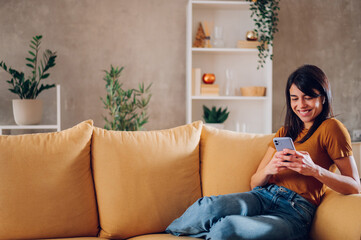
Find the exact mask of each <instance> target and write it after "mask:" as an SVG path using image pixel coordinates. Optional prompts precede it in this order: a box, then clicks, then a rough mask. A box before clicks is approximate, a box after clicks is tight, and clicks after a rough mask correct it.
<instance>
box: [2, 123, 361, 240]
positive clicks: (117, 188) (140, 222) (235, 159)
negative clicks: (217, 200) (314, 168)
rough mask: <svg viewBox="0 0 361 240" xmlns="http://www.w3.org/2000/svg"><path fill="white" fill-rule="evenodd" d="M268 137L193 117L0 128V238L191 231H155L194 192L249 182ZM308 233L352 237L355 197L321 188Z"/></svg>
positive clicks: (153, 237)
mask: <svg viewBox="0 0 361 240" xmlns="http://www.w3.org/2000/svg"><path fill="white" fill-rule="evenodd" d="M271 139H272V136H271V135H259V134H258V135H257V134H245V133H236V132H231V131H225V130H217V129H214V128H210V127H206V126H203V125H202V122H194V123H192V124H188V125H184V126H180V127H176V128H173V129H168V130H159V131H144V132H116V131H107V130H103V129H100V128H96V127H93V122H92V121H91V120H89V121H85V122H82V123H80V124H78V125H76V126H75V127H73V128H70V129H67V130H64V131H61V132H56V133H42V134H29V135H18V136H0V239H54V238H57V239H70V238H71V239H79V240H90V239H131V240H172V239H173V240H176V239H193V238H189V237H174V236H171V235H169V234H165V233H163V232H164V230H165V228H166V227H167V226H168V224H170V223H171V222H172V221H173V220H174V219H175V218H177V217H179V216H180V215H181V214H182V213H183V212H184V211H185V210H186V209H187V207H188V206H190V205H191V204H192V203H193V202H194V201H196V200H197V199H198V198H199V197H201V196H209V195H218V194H227V193H233V192H241V191H248V190H250V187H249V181H250V178H251V176H252V174H253V173H254V172H255V171H256V168H257V166H258V164H259V162H260V160H261V158H262V156H263V154H264V153H265V151H266V148H267V144H268V143H269V141H270V140H271ZM311 236H312V238H313V239H317V240H318V239H319V240H321V239H325V240H326V239H327V240H333V239H335V240H339V239H350V240H351V239H352V240H359V239H360V237H361V196H360V195H349V196H342V195H340V194H337V193H335V192H333V191H332V190H328V191H327V194H326V195H325V198H324V200H323V201H322V203H321V205H320V206H319V208H318V210H317V213H316V216H315V219H314V223H313V227H312V231H311Z"/></svg>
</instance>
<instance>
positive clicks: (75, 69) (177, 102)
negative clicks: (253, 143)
mask: <svg viewBox="0 0 361 240" xmlns="http://www.w3.org/2000/svg"><path fill="white" fill-rule="evenodd" d="M186 4H187V0H101V1H100V0H57V1H50V0H0V23H1V24H0V33H1V34H0V59H1V60H5V62H6V63H7V64H8V65H11V66H13V67H14V68H16V69H19V68H20V70H23V71H25V70H26V71H28V69H26V68H25V67H24V66H25V61H24V59H25V57H26V55H27V54H26V53H27V50H28V42H29V40H30V39H31V37H32V36H34V35H36V34H42V35H43V36H44V40H43V44H42V47H43V49H45V48H49V49H51V50H56V51H57V52H58V58H57V65H56V67H55V68H54V69H52V71H51V78H50V81H49V82H55V83H58V84H60V85H61V87H62V95H61V97H62V128H63V129H64V128H68V127H71V126H72V125H74V124H76V123H78V122H80V121H82V120H85V119H89V118H91V119H93V120H94V121H95V125H96V126H100V127H102V126H103V125H104V121H103V118H102V114H105V112H104V110H103V105H102V103H101V101H100V99H99V98H100V97H101V96H104V95H105V88H104V86H105V82H104V81H103V80H102V78H103V75H104V74H103V72H102V70H105V69H108V68H109V66H110V64H113V65H115V66H125V70H124V72H123V75H122V77H121V79H122V81H123V82H124V85H125V86H126V87H136V86H137V85H138V83H139V82H142V81H144V82H145V83H150V82H153V87H152V93H153V98H152V100H151V103H150V108H149V112H150V123H149V124H147V125H146V127H147V129H161V128H168V127H173V126H177V125H181V124H184V123H185V54H186V49H185V32H186V29H185V28H186ZM280 7H281V11H280V23H279V30H280V32H279V33H278V34H277V35H276V39H275V45H274V63H273V74H274V75H273V77H274V94H273V96H274V99H273V101H274V103H273V107H274V109H273V116H274V117H273V129H274V130H276V129H277V128H278V127H279V126H281V124H282V122H283V117H284V112H282V110H283V106H284V96H283V95H284V93H283V92H284V85H285V82H286V80H287V77H288V75H289V74H290V73H291V72H292V71H293V70H294V69H295V68H297V67H298V66H300V65H302V64H304V63H310V64H316V65H318V66H320V67H321V68H322V69H324V71H325V72H326V74H327V75H328V77H329V79H330V81H331V83H332V87H333V94H334V101H335V104H334V107H335V112H336V113H338V114H340V115H339V117H338V118H339V119H340V120H342V121H343V122H344V123H345V124H346V126H347V127H348V128H349V130H352V129H357V128H359V129H361V119H360V118H361V108H360V103H361V94H359V93H360V92H361V71H360V69H361V51H360V50H359V46H360V42H361V1H359V0H332V1H325V0H283V1H281V4H280ZM5 79H8V76H7V74H6V73H4V72H0V124H12V123H14V121H13V116H12V108H11V99H12V98H13V97H15V95H13V94H11V93H10V92H9V91H8V90H7V88H8V86H7V83H6V82H5V81H4V80H5ZM53 93H54V91H53V92H51V91H48V92H44V94H42V95H41V98H43V99H44V100H45V101H46V104H47V106H49V107H48V109H47V110H46V114H45V118H44V122H45V123H51V122H54V121H55V111H53V110H51V109H52V107H55V105H54V103H53V99H54V96H53Z"/></svg>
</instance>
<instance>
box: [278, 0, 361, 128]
mask: <svg viewBox="0 0 361 240" xmlns="http://www.w3.org/2000/svg"><path fill="white" fill-rule="evenodd" d="M280 8H281V11H280V15H279V18H280V23H279V31H280V32H279V33H277V34H276V39H275V44H274V62H273V80H274V83H273V130H276V129H278V128H279V127H280V126H281V125H282V123H283V120H284V116H285V109H284V106H285V100H284V88H285V84H286V81H287V78H288V76H289V74H290V73H291V72H292V71H293V70H295V69H296V68H297V67H299V66H300V65H302V64H314V65H317V66H319V67H320V68H321V69H323V70H324V72H325V73H326V75H327V76H328V78H329V80H330V82H331V89H332V93H333V98H334V99H333V100H334V104H333V106H334V113H335V115H337V118H338V119H339V120H341V121H342V122H343V123H344V124H345V125H346V127H347V128H348V129H349V130H350V131H351V132H352V129H361V94H360V93H361V50H360V44H361V1H360V0H332V1H328V0H283V1H281V3H280Z"/></svg>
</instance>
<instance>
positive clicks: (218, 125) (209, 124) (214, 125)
mask: <svg viewBox="0 0 361 240" xmlns="http://www.w3.org/2000/svg"><path fill="white" fill-rule="evenodd" d="M204 125H206V126H209V127H214V128H218V129H224V124H223V123H205V124H204Z"/></svg>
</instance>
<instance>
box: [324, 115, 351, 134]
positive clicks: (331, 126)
mask: <svg viewBox="0 0 361 240" xmlns="http://www.w3.org/2000/svg"><path fill="white" fill-rule="evenodd" d="M320 128H321V129H320V130H321V132H322V133H323V134H325V135H326V136H329V137H332V136H338V137H340V136H346V137H349V132H348V130H347V128H346V127H345V125H343V123H342V122H341V121H339V120H337V119H335V118H329V119H326V120H325V121H323V123H322V124H321V126H320Z"/></svg>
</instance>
